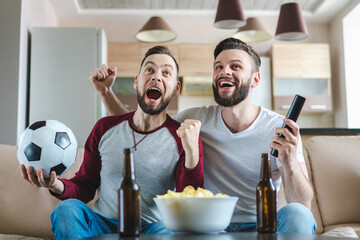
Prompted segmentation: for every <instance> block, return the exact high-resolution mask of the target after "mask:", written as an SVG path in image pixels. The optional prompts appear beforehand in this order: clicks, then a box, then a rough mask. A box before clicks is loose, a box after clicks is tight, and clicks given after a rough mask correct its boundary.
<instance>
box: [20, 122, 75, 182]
mask: <svg viewBox="0 0 360 240" xmlns="http://www.w3.org/2000/svg"><path fill="white" fill-rule="evenodd" d="M77 146H78V144H77V140H76V138H75V135H74V133H73V132H72V131H71V129H70V128H68V127H67V126H65V125H64V124H63V123H61V122H59V121H56V120H46V121H38V122H35V123H33V124H32V125H31V126H29V127H28V128H26V129H25V131H24V132H23V133H22V134H21V136H20V138H19V142H18V148H17V158H18V160H19V162H20V164H24V165H25V167H26V168H27V167H28V166H32V167H33V168H34V169H38V168H41V169H42V170H43V175H44V177H45V178H48V177H50V173H51V171H55V172H56V175H57V176H59V175H62V174H64V173H65V172H67V171H68V170H69V169H70V168H71V166H72V165H73V164H74V162H75V159H76V153H77Z"/></svg>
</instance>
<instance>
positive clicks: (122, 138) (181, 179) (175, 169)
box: [56, 112, 204, 223]
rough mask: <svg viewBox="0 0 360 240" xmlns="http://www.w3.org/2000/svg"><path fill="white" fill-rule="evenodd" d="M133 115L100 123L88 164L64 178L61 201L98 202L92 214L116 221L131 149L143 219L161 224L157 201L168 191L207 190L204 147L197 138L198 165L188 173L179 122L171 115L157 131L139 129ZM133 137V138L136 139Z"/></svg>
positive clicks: (87, 149)
mask: <svg viewBox="0 0 360 240" xmlns="http://www.w3.org/2000/svg"><path fill="white" fill-rule="evenodd" d="M133 115H134V112H130V113H127V114H123V115H116V116H109V117H104V118H102V119H100V120H99V121H98V122H97V123H96V124H95V126H94V128H93V130H92V132H91V133H90V135H89V137H88V139H87V141H86V143H85V147H84V148H85V152H84V161H83V163H82V165H81V167H80V169H79V171H78V172H77V173H76V174H75V177H73V178H71V179H69V180H66V179H61V181H62V182H63V183H64V185H65V192H64V193H63V194H62V195H61V196H56V197H57V198H58V199H61V200H65V199H69V198H76V199H79V200H81V201H83V202H85V203H87V202H89V201H90V200H92V199H93V198H94V195H95V192H96V190H98V197H99V198H98V200H97V201H96V203H95V206H94V210H95V211H96V212H98V213H100V214H102V215H103V216H105V217H108V218H112V219H117V214H118V213H117V206H118V200H117V190H118V189H119V187H120V183H121V180H122V177H123V174H122V173H123V165H124V153H123V151H124V149H125V148H132V147H133V146H134V145H135V144H137V145H136V150H135V149H133V154H134V162H135V174H136V179H137V182H138V184H139V185H140V189H141V218H142V220H143V221H145V222H148V223H152V222H157V221H159V220H160V215H159V212H158V210H157V207H156V205H155V202H154V200H153V198H154V197H156V195H160V194H165V193H166V192H167V190H169V189H170V190H175V188H176V190H177V191H182V190H183V188H184V187H186V186H188V185H192V186H194V187H195V188H197V187H203V184H204V177H203V149H202V143H201V140H200V139H199V164H198V165H197V166H196V167H195V168H194V169H191V170H189V169H186V168H185V166H184V164H185V151H184V149H183V147H182V144H181V139H180V138H179V137H178V136H177V134H176V130H177V129H178V128H179V126H180V123H178V122H177V121H175V120H173V119H172V118H171V117H169V116H167V119H166V121H165V122H164V123H163V124H162V125H161V126H160V127H158V128H156V129H155V130H152V131H149V132H142V131H138V130H136V129H135V128H134V126H133V124H132V121H131V119H132V117H133ZM134 138H135V140H134Z"/></svg>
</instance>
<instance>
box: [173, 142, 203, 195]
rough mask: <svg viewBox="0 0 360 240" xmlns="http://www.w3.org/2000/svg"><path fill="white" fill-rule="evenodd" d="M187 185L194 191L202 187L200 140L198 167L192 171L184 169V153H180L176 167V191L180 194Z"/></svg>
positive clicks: (201, 150) (201, 148)
mask: <svg viewBox="0 0 360 240" xmlns="http://www.w3.org/2000/svg"><path fill="white" fill-rule="evenodd" d="M188 185H191V186H193V187H194V188H195V189H196V188H198V187H202V188H203V187H204V153H203V146H202V142H201V139H200V138H199V163H198V165H197V166H196V167H195V168H193V169H187V168H185V151H182V154H181V155H180V159H179V161H178V164H177V167H176V191H177V192H182V191H183V189H184V188H185V187H186V186H188Z"/></svg>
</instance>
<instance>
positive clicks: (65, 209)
mask: <svg viewBox="0 0 360 240" xmlns="http://www.w3.org/2000/svg"><path fill="white" fill-rule="evenodd" d="M85 207H86V204H85V203H83V202H82V201H80V200H77V199H67V200H64V201H61V202H60V203H58V204H57V205H56V207H55V209H54V211H53V212H52V213H51V220H52V221H54V218H64V219H69V218H72V217H76V216H77V215H78V214H79V211H81V210H82V209H84V208H85Z"/></svg>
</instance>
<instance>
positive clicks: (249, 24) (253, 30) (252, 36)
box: [233, 17, 272, 43]
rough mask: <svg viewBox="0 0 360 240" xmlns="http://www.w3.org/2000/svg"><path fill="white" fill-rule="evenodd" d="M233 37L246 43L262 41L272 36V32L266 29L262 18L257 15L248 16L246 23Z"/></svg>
mask: <svg viewBox="0 0 360 240" xmlns="http://www.w3.org/2000/svg"><path fill="white" fill-rule="evenodd" d="M233 37H234V38H237V39H240V40H242V41H244V42H246V43H250V42H262V41H266V40H269V39H271V38H272V36H271V34H270V33H269V32H267V31H266V29H265V27H264V25H263V24H262V23H261V21H260V19H258V18H255V17H250V18H247V19H246V25H245V26H244V27H242V28H240V29H239V30H238V31H237V32H236V33H235V34H234V35H233Z"/></svg>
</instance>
